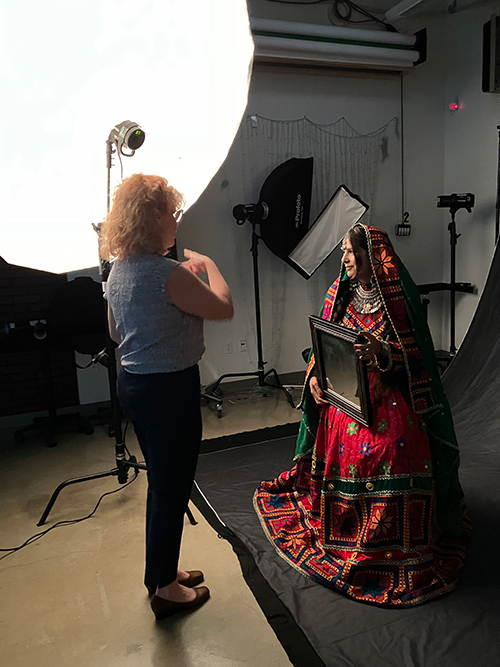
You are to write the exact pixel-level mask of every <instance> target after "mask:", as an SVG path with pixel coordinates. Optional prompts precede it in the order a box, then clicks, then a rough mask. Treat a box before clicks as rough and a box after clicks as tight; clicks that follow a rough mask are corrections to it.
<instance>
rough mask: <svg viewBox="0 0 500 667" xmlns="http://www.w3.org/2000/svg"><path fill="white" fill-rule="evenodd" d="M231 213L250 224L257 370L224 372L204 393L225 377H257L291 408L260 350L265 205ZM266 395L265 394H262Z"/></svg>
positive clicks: (213, 391)
mask: <svg viewBox="0 0 500 667" xmlns="http://www.w3.org/2000/svg"><path fill="white" fill-rule="evenodd" d="M233 215H234V217H235V218H236V224H237V225H243V224H244V223H245V222H247V221H248V222H249V223H250V224H251V225H252V249H251V252H252V260H253V285H254V296H255V323H256V332H257V355H258V359H257V370H256V371H248V372H243V373H224V375H221V376H220V377H219V378H218V380H216V381H215V382H214V383H212V384H210V385H208V386H207V387H206V390H205V391H206V393H207V394H211V395H217V392H218V391H219V385H220V384H221V382H222V380H224V379H225V378H236V377H256V378H258V382H259V387H269V388H272V389H280V390H281V391H282V392H283V393H284V394H285V396H286V399H287V401H288V402H289V403H290V405H291V406H292V408H295V403H294V402H293V399H292V397H291V395H290V392H289V391H288V390H287V389H286V388H285V387H284V386H283V384H282V383H281V380H280V378H279V376H278V373H277V372H276V370H275V369H274V368H271V369H269V370H268V371H266V370H265V365H266V363H267V362H266V361H264V359H263V350H262V326H261V315H260V290H259V238H261V237H260V236H259V235H258V234H257V225H258V224H259V223H260V222H261V220H262V219H263V217H265V216H266V207H265V205H262V204H256V205H255V206H252V207H244V206H242V205H239V206H235V207H234V209H233ZM270 376H271V377H272V378H273V379H274V381H273V382H269V380H268V378H269V377H270ZM264 396H266V394H264Z"/></svg>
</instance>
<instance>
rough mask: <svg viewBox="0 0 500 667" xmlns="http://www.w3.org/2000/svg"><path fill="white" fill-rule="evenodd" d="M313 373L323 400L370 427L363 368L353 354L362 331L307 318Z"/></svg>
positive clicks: (312, 317)
mask: <svg viewBox="0 0 500 667" xmlns="http://www.w3.org/2000/svg"><path fill="white" fill-rule="evenodd" d="M309 323H310V327H311V338H312V346H313V351H314V357H315V361H316V374H317V377H318V382H319V385H320V387H321V389H322V391H323V397H324V399H325V400H326V401H328V402H329V403H331V405H334V406H335V407H336V408H339V410H342V412H344V413H345V414H346V415H348V416H349V417H352V418H353V419H355V420H356V421H358V422H360V423H361V424H363V425H364V426H371V424H372V410H371V401H370V392H369V388H368V373H367V370H366V365H365V363H364V362H363V361H361V359H359V357H358V356H357V354H356V353H355V352H354V343H356V342H359V337H360V335H361V336H362V335H363V334H362V332H358V331H353V330H351V329H347V328H346V327H342V326H340V325H339V324H334V323H333V322H328V321H326V320H322V319H321V318H319V317H316V316H315V315H310V317H309Z"/></svg>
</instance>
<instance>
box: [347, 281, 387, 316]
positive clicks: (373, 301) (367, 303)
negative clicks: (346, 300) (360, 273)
mask: <svg viewBox="0 0 500 667" xmlns="http://www.w3.org/2000/svg"><path fill="white" fill-rule="evenodd" d="M350 282H351V284H350V290H351V303H352V305H353V307H354V310H355V311H356V312H358V313H375V312H376V311H377V310H380V309H381V308H382V298H381V296H380V294H379V291H378V289H377V287H376V286H375V287H372V286H371V283H366V286H365V287H368V289H365V287H363V286H362V285H361V283H360V282H359V280H358V279H357V278H354V279H353V280H351V281H350Z"/></svg>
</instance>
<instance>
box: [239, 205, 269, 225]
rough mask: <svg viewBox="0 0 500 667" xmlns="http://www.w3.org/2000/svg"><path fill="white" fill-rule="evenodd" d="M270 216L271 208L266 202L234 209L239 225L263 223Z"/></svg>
mask: <svg viewBox="0 0 500 667" xmlns="http://www.w3.org/2000/svg"><path fill="white" fill-rule="evenodd" d="M268 215H269V206H268V205H267V204H266V203H265V202H259V203H258V204H237V205H236V206H235V207H234V208H233V217H234V218H235V220H236V222H237V223H238V224H239V225H242V224H243V223H244V222H246V221H247V220H249V221H250V222H261V221H262V220H265V219H266V218H267V216H268Z"/></svg>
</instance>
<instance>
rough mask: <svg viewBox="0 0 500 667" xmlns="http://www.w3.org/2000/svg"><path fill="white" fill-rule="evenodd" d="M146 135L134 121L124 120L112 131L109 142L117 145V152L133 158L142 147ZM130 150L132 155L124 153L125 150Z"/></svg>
mask: <svg viewBox="0 0 500 667" xmlns="http://www.w3.org/2000/svg"><path fill="white" fill-rule="evenodd" d="M145 138H146V134H145V133H144V132H143V130H142V129H141V127H140V126H139V125H137V123H134V122H133V121H132V120H124V121H122V122H121V123H118V125H115V127H114V128H113V129H112V130H111V132H110V133H109V137H108V141H110V142H112V143H114V144H116V150H117V151H118V152H119V153H121V154H122V155H125V156H127V157H131V156H132V155H133V154H134V153H135V151H136V150H137V149H138V148H140V147H141V146H142V144H143V143H144V139H145ZM124 147H125V148H128V150H129V151H130V153H124V152H123V148H124Z"/></svg>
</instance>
